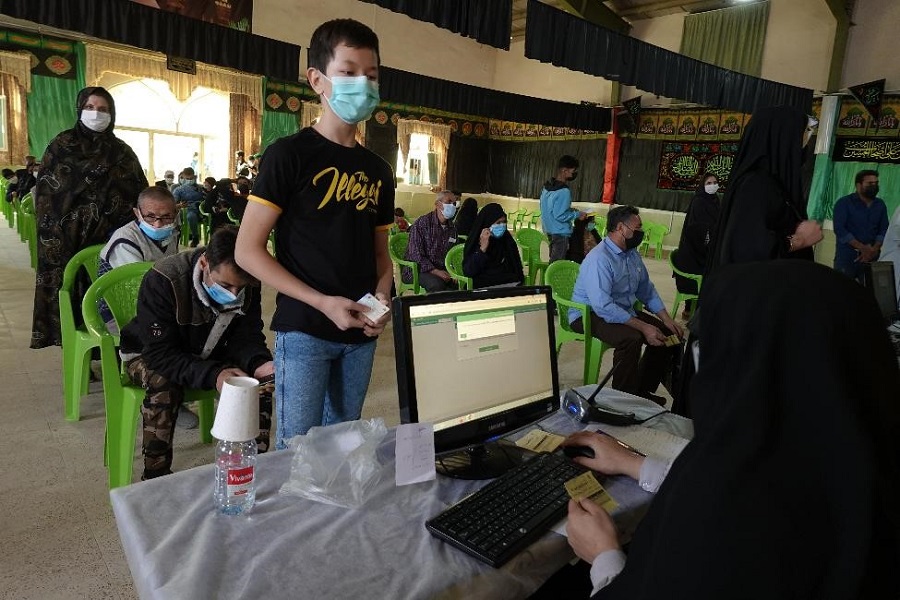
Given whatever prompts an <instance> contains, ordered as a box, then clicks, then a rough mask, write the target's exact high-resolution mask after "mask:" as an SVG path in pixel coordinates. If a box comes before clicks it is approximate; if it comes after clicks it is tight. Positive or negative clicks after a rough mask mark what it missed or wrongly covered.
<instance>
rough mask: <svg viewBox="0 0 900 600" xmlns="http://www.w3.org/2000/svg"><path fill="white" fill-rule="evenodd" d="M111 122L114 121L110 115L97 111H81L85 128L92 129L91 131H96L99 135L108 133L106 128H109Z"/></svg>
mask: <svg viewBox="0 0 900 600" xmlns="http://www.w3.org/2000/svg"><path fill="white" fill-rule="evenodd" d="M111 120H112V119H111V117H110V116H109V113H105V112H100V111H96V110H83V111H81V122H82V123H83V124H84V126H85V127H87V128H88V129H90V130H91V131H96V132H97V133H100V132H101V131H106V128H107V127H109V122H110V121H111Z"/></svg>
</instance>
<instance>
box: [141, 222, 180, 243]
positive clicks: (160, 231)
mask: <svg viewBox="0 0 900 600" xmlns="http://www.w3.org/2000/svg"><path fill="white" fill-rule="evenodd" d="M138 227H140V228H141V231H143V232H144V235H146V236H147V237H148V238H150V239H151V240H154V241H156V242H161V241H163V240H166V239H169V237H170V236H171V235H172V232H173V231H174V230H175V224H174V223H172V224H170V225H163V226H162V227H159V228H157V227H154V226H153V225H150V224H149V223H146V222H145V221H143V220H141V221H139V222H138Z"/></svg>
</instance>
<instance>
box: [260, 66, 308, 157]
mask: <svg viewBox="0 0 900 600" xmlns="http://www.w3.org/2000/svg"><path fill="white" fill-rule="evenodd" d="M267 81H268V80H267V78H265V77H263V78H262V98H263V101H265V99H266V95H267V94H268V92H267V90H266V83H267ZM298 131H300V113H298V114H291V113H283V112H275V111H274V110H268V108H266V107H263V114H262V133H260V137H261V138H262V140H261V144H260V146H259V151H260V152H263V151H265V149H266V148H268V146H269V144H271V143H272V142H274V141H275V140H277V139H278V138H281V137H284V136H286V135H293V134H295V133H297V132H298Z"/></svg>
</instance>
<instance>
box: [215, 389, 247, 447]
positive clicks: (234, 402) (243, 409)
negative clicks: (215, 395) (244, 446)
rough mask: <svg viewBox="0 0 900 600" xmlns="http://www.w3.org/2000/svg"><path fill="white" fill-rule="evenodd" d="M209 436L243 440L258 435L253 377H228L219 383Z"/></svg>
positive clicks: (235, 440)
mask: <svg viewBox="0 0 900 600" xmlns="http://www.w3.org/2000/svg"><path fill="white" fill-rule="evenodd" d="M211 433H212V435H213V437H215V438H216V439H220V440H226V441H229V442H246V441H247V440H252V439H254V438H255V437H256V436H258V435H259V381H258V380H256V379H254V378H253V377H229V378H228V379H226V380H225V383H223V384H222V392H221V393H220V394H219V407H218V408H217V409H216V419H215V421H214V422H213V426H212V431H211Z"/></svg>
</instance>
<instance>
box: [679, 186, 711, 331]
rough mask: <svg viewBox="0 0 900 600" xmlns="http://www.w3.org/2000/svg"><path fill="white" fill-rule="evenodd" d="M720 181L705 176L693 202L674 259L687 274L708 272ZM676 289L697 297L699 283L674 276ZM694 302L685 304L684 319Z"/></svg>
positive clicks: (689, 301) (685, 218)
mask: <svg viewBox="0 0 900 600" xmlns="http://www.w3.org/2000/svg"><path fill="white" fill-rule="evenodd" d="M718 191H719V178H718V177H716V176H715V175H713V174H712V173H706V174H705V175H704V176H703V180H702V181H701V182H700V187H698V188H697V192H696V193H695V194H694V197H693V198H692V199H691V204H690V206H688V210H687V214H685V216H684V226H683V227H682V229H681V238H680V239H679V241H678V252H676V253H675V254H674V255H673V256H672V264H673V265H675V267H676V268H677V269H678V270H680V271H682V272H684V273H691V274H694V275H703V273H705V272H706V256H707V254H708V249H709V244H710V242H711V241H712V240H714V239H715V238H716V223H718V221H719V197H718V196H717V195H716V192H718ZM672 277H674V278H675V286H676V287H677V288H678V291H679V292H681V293H682V294H696V293H697V282H696V281H694V280H693V279H688V278H687V277H682V276H681V275H676V274H674V273H673V274H672ZM692 303H693V301H691V300H688V301H687V302H685V309H684V313H685V314H684V315H682V316H684V317H687V315H688V314H690V312H691V305H692Z"/></svg>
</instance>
